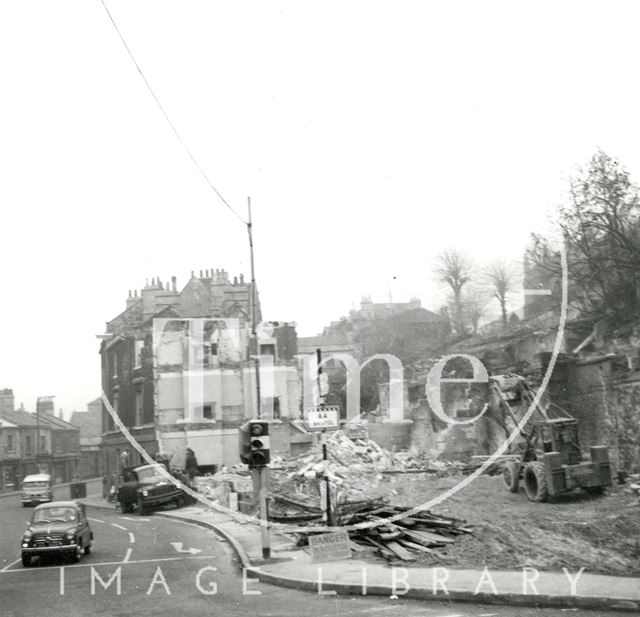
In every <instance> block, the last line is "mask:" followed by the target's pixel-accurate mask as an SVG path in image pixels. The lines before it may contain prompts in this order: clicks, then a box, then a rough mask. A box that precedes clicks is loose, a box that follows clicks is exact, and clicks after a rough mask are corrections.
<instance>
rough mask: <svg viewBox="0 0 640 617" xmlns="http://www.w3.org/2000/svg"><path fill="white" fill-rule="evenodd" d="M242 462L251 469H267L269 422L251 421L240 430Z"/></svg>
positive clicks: (268, 459) (268, 458)
mask: <svg viewBox="0 0 640 617" xmlns="http://www.w3.org/2000/svg"><path fill="white" fill-rule="evenodd" d="M239 434H240V460H241V461H242V462H243V463H245V464H247V465H249V468H254V467H265V466H266V465H268V464H269V461H270V456H269V422H267V421H266V420H249V421H248V422H245V423H244V424H243V425H242V426H241V427H240V429H239Z"/></svg>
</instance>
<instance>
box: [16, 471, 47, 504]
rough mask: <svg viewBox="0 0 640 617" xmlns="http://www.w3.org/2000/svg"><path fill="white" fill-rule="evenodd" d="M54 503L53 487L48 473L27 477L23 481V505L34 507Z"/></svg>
mask: <svg viewBox="0 0 640 617" xmlns="http://www.w3.org/2000/svg"><path fill="white" fill-rule="evenodd" d="M48 501H53V486H52V484H51V476H50V475H49V474H48V473H36V474H33V475H30V476H26V477H25V479H24V480H23V481H22V505H23V506H24V507H25V508H26V507H27V506H33V505H35V504H39V503H46V502H48Z"/></svg>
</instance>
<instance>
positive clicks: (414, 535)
mask: <svg viewBox="0 0 640 617" xmlns="http://www.w3.org/2000/svg"><path fill="white" fill-rule="evenodd" d="M404 535H405V536H406V537H407V538H411V540H413V541H414V542H417V543H418V544H423V545H424V546H445V544H446V543H445V542H440V541H434V540H430V539H429V538H425V537H424V536H423V535H422V534H421V533H420V532H418V531H409V530H408V529H407V530H406V531H405V532H404Z"/></svg>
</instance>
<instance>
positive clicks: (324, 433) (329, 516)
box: [316, 348, 333, 527]
mask: <svg viewBox="0 0 640 617" xmlns="http://www.w3.org/2000/svg"><path fill="white" fill-rule="evenodd" d="M316 359H317V362H318V405H322V403H323V400H322V396H321V392H322V390H321V387H322V386H321V375H322V350H321V349H320V348H317V349H316ZM320 439H321V443H322V465H323V474H324V483H325V492H326V504H327V509H326V515H327V527H332V526H333V516H332V514H331V491H330V490H329V489H330V488H331V484H330V483H329V468H328V465H329V463H328V461H329V457H328V456H327V429H322V433H321V435H320Z"/></svg>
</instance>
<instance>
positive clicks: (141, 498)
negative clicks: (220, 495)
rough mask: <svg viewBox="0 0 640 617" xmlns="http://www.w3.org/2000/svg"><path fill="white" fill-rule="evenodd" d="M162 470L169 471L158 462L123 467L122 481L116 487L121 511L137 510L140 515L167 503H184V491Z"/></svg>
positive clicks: (177, 504) (180, 504) (179, 504)
mask: <svg viewBox="0 0 640 617" xmlns="http://www.w3.org/2000/svg"><path fill="white" fill-rule="evenodd" d="M163 471H164V472H166V473H169V472H168V470H167V468H166V467H165V466H164V465H162V464H160V463H155V464H153V465H141V466H140V467H135V468H128V469H125V470H124V472H123V478H122V480H123V482H122V484H121V485H120V486H119V487H118V496H117V502H118V503H119V504H120V509H121V510H122V511H123V512H133V511H134V510H137V511H138V514H141V515H142V514H146V513H147V512H148V511H149V510H151V509H153V508H154V507H157V506H160V505H163V504H167V503H175V504H176V506H178V507H180V506H182V505H184V504H185V503H186V498H185V497H186V496H185V493H184V491H183V490H182V489H180V488H179V487H177V486H176V485H175V484H174V483H173V482H171V481H170V480H169V479H167V478H166V477H165V476H164V475H162V472H163Z"/></svg>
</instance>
